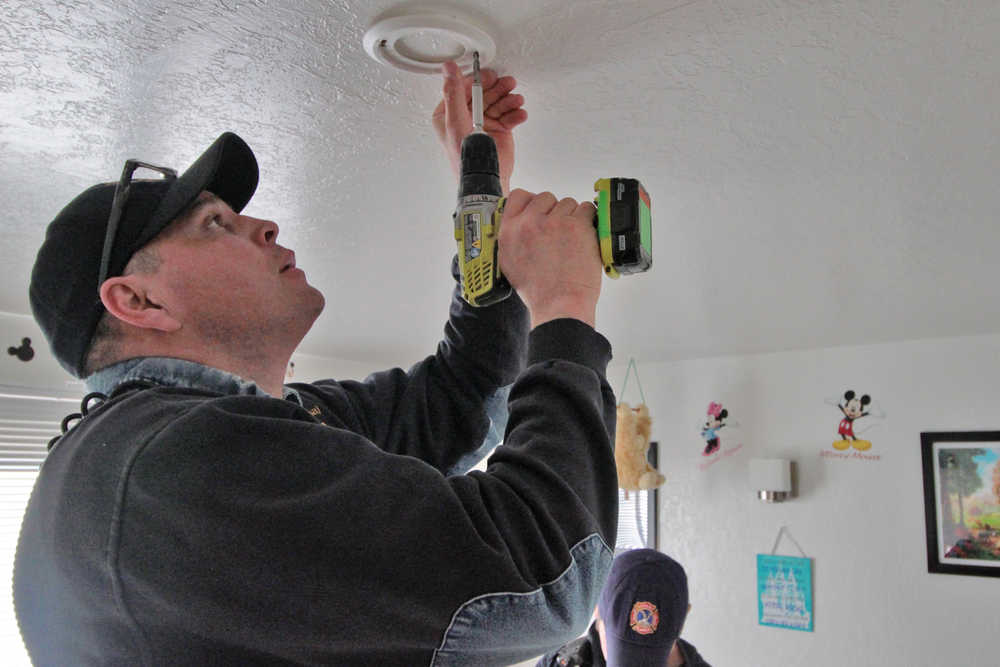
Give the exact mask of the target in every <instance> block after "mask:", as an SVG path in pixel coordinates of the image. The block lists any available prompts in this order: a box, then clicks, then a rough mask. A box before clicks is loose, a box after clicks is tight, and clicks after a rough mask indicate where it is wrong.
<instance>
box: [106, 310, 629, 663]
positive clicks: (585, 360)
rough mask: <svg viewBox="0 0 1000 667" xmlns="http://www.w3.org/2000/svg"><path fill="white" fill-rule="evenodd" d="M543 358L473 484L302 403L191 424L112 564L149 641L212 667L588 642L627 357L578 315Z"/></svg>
mask: <svg viewBox="0 0 1000 667" xmlns="http://www.w3.org/2000/svg"><path fill="white" fill-rule="evenodd" d="M528 348H529V350H528V352H529V354H528V356H529V365H528V367H527V368H526V369H525V370H524V372H522V373H521V374H520V376H519V377H518V379H517V381H516V382H515V383H514V385H513V387H512V389H511V392H510V418H509V421H508V423H507V429H506V433H505V442H504V444H503V445H502V446H500V447H498V448H497V449H496V451H495V453H494V454H493V455H492V456H491V457H490V458H489V460H488V465H487V468H486V470H485V471H474V472H471V473H469V474H467V475H460V476H453V477H447V476H445V475H443V474H441V472H440V471H439V470H437V469H435V468H434V467H432V466H430V465H428V464H427V463H425V462H423V461H421V460H419V459H416V458H413V457H410V456H399V455H396V454H391V453H388V452H386V451H385V450H384V449H382V448H379V447H376V446H374V445H373V444H372V443H371V442H370V441H368V440H367V439H365V438H364V437H363V436H361V435H359V434H357V433H355V432H353V431H350V430H347V429H341V428H337V427H335V426H331V425H322V424H319V423H317V422H316V421H314V420H313V419H311V418H310V417H309V416H308V415H307V414H306V412H305V411H304V410H302V408H300V407H298V406H296V405H294V404H292V403H291V402H288V401H280V400H274V399H265V398H256V397H246V396H231V397H224V398H219V399H214V400H211V401H207V402H204V403H202V404H200V405H199V406H197V407H195V408H193V409H191V410H190V411H188V412H187V413H185V414H184V415H182V416H180V417H178V418H177V419H175V420H174V421H173V422H172V423H171V424H170V425H169V426H168V427H166V428H164V429H162V430H161V431H159V432H158V433H157V434H156V435H155V437H153V438H152V440H151V441H150V442H149V443H148V444H147V445H146V446H144V447H143V449H142V451H141V453H139V454H138V455H137V456H136V458H135V461H134V464H132V465H131V467H130V469H129V474H128V479H127V483H125V482H123V484H122V485H121V489H122V490H123V491H122V492H123V494H124V495H123V496H122V501H121V504H120V508H119V510H118V512H117V514H118V516H119V517H120V519H119V527H118V529H117V530H116V535H117V536H118V537H117V542H116V543H115V545H114V548H115V552H114V554H113V558H109V562H113V563H114V567H115V568H116V570H115V571H114V572H113V573H112V576H113V577H114V578H115V580H116V581H118V582H120V583H119V587H120V588H119V590H120V591H121V592H120V599H121V605H122V608H123V609H127V610H128V613H129V614H130V615H131V617H132V618H134V622H135V625H136V627H138V628H141V636H142V637H144V638H147V640H148V641H149V642H150V643H151V644H152V645H154V646H177V645H179V644H178V642H179V641H180V640H179V639H178V637H184V638H189V637H192V636H194V637H198V638H199V641H200V642H202V644H203V646H202V645H199V646H197V647H194V648H191V647H189V648H187V649H186V650H188V651H189V652H191V655H192V656H194V658H205V660H206V661H210V659H211V658H213V655H214V654H212V652H211V651H213V650H215V649H214V648H213V647H217V646H226V647H229V649H230V650H232V651H239V654H240V655H245V656H251V657H254V659H256V660H259V661H267V660H270V661H271V662H267V663H266V664H277V663H282V661H288V662H289V663H296V664H299V663H308V664H337V665H347V666H350V665H372V664H378V665H383V666H386V667H393V666H396V665H398V666H400V667H402V666H404V665H405V666H410V665H416V664H424V665H426V664H429V665H433V666H436V667H440V666H443V665H483V666H488V665H509V664H512V663H516V662H518V661H520V660H526V659H529V658H531V657H533V656H538V655H541V654H543V653H545V652H546V651H548V650H551V649H553V648H555V647H558V646H560V645H562V644H564V643H565V642H567V641H569V640H571V639H573V638H574V637H577V636H579V635H580V634H581V633H582V632H583V631H584V630H585V629H586V627H587V623H588V622H589V620H590V616H591V613H592V612H593V609H594V607H595V606H596V604H597V599H598V596H599V594H600V590H601V587H602V586H603V584H604V581H605V579H606V577H607V573H608V571H609V568H610V565H611V560H612V556H613V548H614V538H615V532H616V528H617V525H616V524H617V491H616V487H617V475H616V471H615V463H614V456H613V450H612V441H611V437H612V434H613V432H614V419H615V409H614V407H615V406H614V396H613V394H612V391H611V389H610V387H609V386H608V383H607V381H606V379H605V366H606V364H607V363H608V361H609V359H610V346H609V345H608V343H607V341H606V340H604V338H603V337H602V336H600V335H599V334H597V333H596V332H595V331H594V330H593V329H592V328H591V327H589V326H587V325H585V324H583V323H582V322H579V321H577V320H568V319H567V320H556V321H553V322H549V323H546V324H544V325H542V326H539V327H537V328H536V329H535V330H534V331H532V332H531V335H530V339H529V345H528ZM199 651H200V652H199ZM194 658H192V659H194ZM245 664H264V662H260V663H258V662H254V661H253V660H248V662H246V663H245ZM282 664H283V663H282Z"/></svg>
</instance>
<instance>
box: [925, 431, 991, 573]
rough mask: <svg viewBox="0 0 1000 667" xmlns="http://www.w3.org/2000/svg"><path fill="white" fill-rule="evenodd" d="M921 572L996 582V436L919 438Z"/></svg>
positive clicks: (970, 434) (945, 434)
mask: <svg viewBox="0 0 1000 667" xmlns="http://www.w3.org/2000/svg"><path fill="white" fill-rule="evenodd" d="M920 448H921V457H922V461H923V470H924V519H925V522H926V525H927V570H928V571H929V572H936V573H941V574H968V575H977V576H985V577H1000V431H965V432H958V431H950V432H939V433H921V434H920Z"/></svg>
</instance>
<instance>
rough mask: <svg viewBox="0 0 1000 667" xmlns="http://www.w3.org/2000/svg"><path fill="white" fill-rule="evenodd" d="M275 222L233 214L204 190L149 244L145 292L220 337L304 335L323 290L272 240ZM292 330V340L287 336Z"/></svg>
mask: <svg viewBox="0 0 1000 667" xmlns="http://www.w3.org/2000/svg"><path fill="white" fill-rule="evenodd" d="M277 237H278V226H277V225H276V224H274V223H273V222H270V221H268V220H260V219H257V218H251V217H249V216H245V215H240V214H238V213H236V212H235V211H233V210H232V209H231V208H230V207H229V205H228V204H226V203H225V202H224V201H222V200H221V199H219V198H217V197H216V196H215V195H213V194H211V193H209V192H203V193H202V194H201V196H200V197H199V198H198V201H197V203H196V204H195V206H194V208H193V209H192V210H191V211H190V212H189V213H187V214H186V215H184V216H183V217H181V218H180V219H178V220H176V221H175V222H173V223H172V224H171V225H170V227H168V228H167V230H165V231H164V232H163V234H162V235H161V236H160V237H158V238H157V239H156V240H155V241H154V242H153V243H152V244H151V246H152V247H154V248H155V251H156V253H157V255H159V257H160V260H161V264H160V267H159V269H158V270H157V271H156V273H155V274H154V275H153V277H152V279H153V281H154V286H155V289H154V292H153V294H152V297H151V298H152V300H153V301H154V302H155V301H156V298H157V294H156V290H159V291H160V297H159V298H161V300H162V302H163V303H164V304H165V306H166V307H168V308H169V309H170V310H171V313H172V314H173V315H174V316H175V317H177V318H178V319H179V320H180V321H181V324H182V327H192V330H193V331H195V332H196V333H197V334H198V335H199V336H200V337H201V338H202V339H204V340H206V341H208V342H211V343H223V344H227V345H235V346H246V345H273V344H274V343H275V342H278V343H284V344H288V343H289V342H290V343H291V346H292V348H294V347H295V346H296V345H298V342H299V341H300V340H301V339H302V337H303V336H305V334H306V332H307V331H308V330H309V327H310V326H312V323H313V322H314V321H315V320H316V318H317V317H318V316H319V314H320V312H322V310H323V305H324V299H323V295H322V294H321V293H320V291H319V290H317V289H316V288H315V287H313V286H311V285H310V284H309V283H308V282H306V276H305V273H303V271H302V270H301V269H299V268H297V267H295V254H294V253H293V252H292V251H291V250H288V249H286V248H283V247H281V246H280V245H278V244H277V242H276V241H277ZM293 338H294V341H293V340H292V339H293Z"/></svg>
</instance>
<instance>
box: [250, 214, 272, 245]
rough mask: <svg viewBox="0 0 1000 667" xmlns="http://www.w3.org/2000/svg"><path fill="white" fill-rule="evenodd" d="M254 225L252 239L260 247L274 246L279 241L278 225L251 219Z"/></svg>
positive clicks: (268, 221)
mask: <svg viewBox="0 0 1000 667" xmlns="http://www.w3.org/2000/svg"><path fill="white" fill-rule="evenodd" d="M250 220H251V221H252V223H253V232H252V238H253V241H254V243H259V244H260V245H274V244H275V243H276V242H277V240H278V225H277V223H275V222H272V221H271V220H260V219H258V218H250Z"/></svg>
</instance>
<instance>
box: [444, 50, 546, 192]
mask: <svg viewBox="0 0 1000 667" xmlns="http://www.w3.org/2000/svg"><path fill="white" fill-rule="evenodd" d="M442 69H443V71H444V95H443V99H442V100H441V102H440V103H439V104H438V105H437V108H436V109H434V115H433V116H432V117H431V120H432V121H433V123H434V130H435V131H436V132H437V135H438V140H440V142H441V145H442V146H444V150H445V152H446V153H447V154H448V160H449V161H450V162H451V168H452V171H454V172H455V178H456V179H457V178H458V177H459V175H460V169H461V150H462V140H463V139H465V137H466V135H468V134H469V133H470V132H472V77H471V76H465V77H463V76H462V75H461V73H460V72H459V71H458V66H457V65H456V64H455V63H453V62H446V63H445V64H444V66H443V68H442ZM480 77H481V80H482V84H483V130H485V131H486V133H487V134H489V135H490V136H491V137H493V141H495V142H496V145H497V157H498V158H499V159H500V183H501V185H502V186H503V191H504V194H507V193H508V192H509V191H510V176H511V174H512V173H513V172H514V132H513V130H514V128H515V127H517V126H518V125H520V124H521V123H523V122H524V121H526V120H528V112H527V111H525V110H524V109H523V108H522V106H523V105H524V96H523V95H517V94H514V93H513V90H514V86H516V85H517V81H516V80H515V79H514V77H512V76H503V77H498V76H497V74H496V72H494V71H493V70H491V69H484V70H480Z"/></svg>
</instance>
